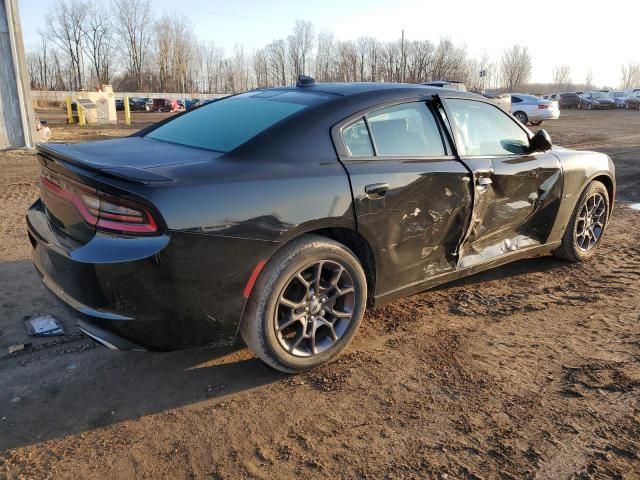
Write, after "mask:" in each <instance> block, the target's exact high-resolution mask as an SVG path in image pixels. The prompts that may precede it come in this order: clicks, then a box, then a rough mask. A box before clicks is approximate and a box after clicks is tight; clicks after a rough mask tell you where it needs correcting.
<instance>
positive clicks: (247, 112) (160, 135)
mask: <svg viewBox="0 0 640 480" xmlns="http://www.w3.org/2000/svg"><path fill="white" fill-rule="evenodd" d="M269 93H270V95H269V96H265V94H264V92H257V93H253V92H252V93H246V94H242V95H237V96H234V97H230V98H225V99H222V100H218V101H215V102H212V103H209V104H207V105H203V106H201V107H200V108H198V109H196V110H193V111H191V112H189V113H187V114H184V115H181V116H179V117H177V118H175V119H174V120H171V121H170V122H168V123H165V124H164V125H161V126H160V127H158V128H156V129H155V130H152V131H151V132H149V133H148V134H147V135H146V137H147V138H153V139H155V140H162V141H166V142H172V143H177V144H180V145H186V146H189V147H197V148H204V149H207V150H216V151H219V152H228V151H231V150H233V149H234V148H236V147H238V146H240V145H242V144H243V143H245V142H247V141H248V140H250V139H251V138H253V137H255V136H256V135H258V134H259V133H260V132H262V131H264V130H266V129H267V128H269V127H271V126H272V125H275V124H276V123H278V122H280V121H281V120H284V119H285V118H287V117H288V116H290V115H293V114H294V113H296V112H299V111H301V110H303V109H304V108H306V107H307V106H308V105H309V104H310V103H311V102H314V101H316V102H318V101H322V100H323V98H322V97H320V96H316V95H304V96H302V95H299V96H298V97H295V96H292V95H287V93H286V92H278V91H272V92H269Z"/></svg>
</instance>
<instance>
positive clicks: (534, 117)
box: [511, 93, 560, 125]
mask: <svg viewBox="0 0 640 480" xmlns="http://www.w3.org/2000/svg"><path fill="white" fill-rule="evenodd" d="M511 113H512V114H513V116H514V117H516V118H517V119H518V120H520V122H521V123H522V124H523V125H526V124H527V123H531V125H540V124H541V123H542V122H544V121H545V120H557V119H558V118H559V117H560V109H559V108H558V102H557V101H554V100H545V99H544V98H540V97H536V96H534V95H528V94H525V93H512V94H511Z"/></svg>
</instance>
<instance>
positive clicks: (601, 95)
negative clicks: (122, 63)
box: [591, 92, 609, 98]
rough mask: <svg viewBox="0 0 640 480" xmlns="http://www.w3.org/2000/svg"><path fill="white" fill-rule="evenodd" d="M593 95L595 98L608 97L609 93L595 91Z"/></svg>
mask: <svg viewBox="0 0 640 480" xmlns="http://www.w3.org/2000/svg"><path fill="white" fill-rule="evenodd" d="M591 96H592V97H593V98H607V97H608V96H609V95H607V94H606V93H602V92H593V93H592V94H591Z"/></svg>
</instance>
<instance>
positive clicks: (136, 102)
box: [129, 97, 153, 112]
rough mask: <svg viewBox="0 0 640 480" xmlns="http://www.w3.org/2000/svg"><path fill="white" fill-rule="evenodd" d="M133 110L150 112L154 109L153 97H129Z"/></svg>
mask: <svg viewBox="0 0 640 480" xmlns="http://www.w3.org/2000/svg"><path fill="white" fill-rule="evenodd" d="M129 107H130V108H131V110H136V111H145V112H150V111H151V110H153V99H151V98H149V97H132V98H130V99H129Z"/></svg>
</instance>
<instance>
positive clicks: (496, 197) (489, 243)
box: [443, 98, 562, 268]
mask: <svg viewBox="0 0 640 480" xmlns="http://www.w3.org/2000/svg"><path fill="white" fill-rule="evenodd" d="M443 103H444V106H445V110H446V115H447V118H448V119H449V124H450V128H451V129H452V130H453V136H454V138H455V144H456V148H457V151H458V154H459V157H460V159H461V161H462V162H464V164H465V165H466V166H467V167H468V168H469V170H470V171H471V172H472V173H473V183H472V185H473V215H472V219H471V222H470V225H469V230H468V232H467V234H466V236H465V238H464V240H463V242H462V244H461V246H460V250H459V263H458V267H459V268H467V267H471V266H474V265H478V264H482V263H485V262H487V261H490V260H493V259H495V258H497V257H501V256H504V255H508V254H510V253H512V252H515V251H518V250H522V249H526V248H530V247H534V246H538V245H541V244H544V243H545V242H546V240H547V237H548V235H549V232H550V230H551V227H552V226H553V222H554V220H555V217H556V215H557V213H558V208H559V205H560V199H561V195H562V171H561V166H560V161H559V159H558V158H557V157H556V156H555V155H553V154H552V153H551V152H530V151H529V148H528V145H529V133H528V132H527V131H526V129H524V128H523V127H522V126H521V125H520V124H519V123H518V122H516V121H515V120H514V119H512V118H511V117H510V116H508V115H506V114H505V113H504V112H503V111H502V110H500V109H499V108H497V107H496V106H494V105H492V104H490V103H488V102H482V101H478V100H472V99H469V98H447V99H444V100H443Z"/></svg>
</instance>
